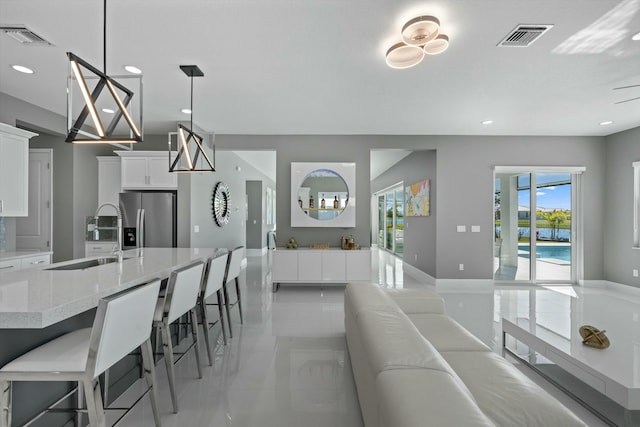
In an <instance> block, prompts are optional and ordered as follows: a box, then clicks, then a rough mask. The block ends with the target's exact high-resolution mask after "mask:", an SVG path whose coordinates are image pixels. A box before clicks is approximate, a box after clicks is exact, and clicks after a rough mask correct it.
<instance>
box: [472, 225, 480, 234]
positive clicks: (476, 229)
mask: <svg viewBox="0 0 640 427" xmlns="http://www.w3.org/2000/svg"><path fill="white" fill-rule="evenodd" d="M471 232H472V233H479V232H480V226H479V225H472V226H471Z"/></svg>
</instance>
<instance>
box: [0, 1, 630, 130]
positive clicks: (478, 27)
mask: <svg viewBox="0 0 640 427" xmlns="http://www.w3.org/2000/svg"><path fill="white" fill-rule="evenodd" d="M638 8H640V0H623V1H619V0H590V1H585V0H562V1H558V0H536V1H532V0H449V1H444V0H425V1H423V2H416V1H407V0H397V1H390V0H387V1H375V2H371V1H366V0H259V1H258V0H233V1H231V0H182V1H177V0H109V1H108V4H107V10H108V14H107V18H108V22H107V34H108V37H107V43H108V46H107V48H108V49H107V62H108V67H107V73H108V74H113V75H116V74H123V73H124V71H123V69H122V67H123V66H124V65H126V64H133V65H137V66H138V67H140V68H142V69H143V71H144V114H145V132H147V133H163V132H166V131H169V130H172V129H173V128H175V122H176V121H179V120H187V119H188V116H185V115H184V114H183V113H181V112H180V109H181V108H183V107H187V106H188V105H189V79H188V78H187V77H186V76H185V75H184V74H183V73H182V71H180V69H179V68H178V66H179V65H181V64H196V65H198V66H199V67H200V68H201V69H202V71H203V72H204V73H205V76H204V77H202V78H196V79H195V81H194V90H195V95H194V111H195V114H194V122H195V123H196V124H197V125H198V126H200V127H201V128H204V129H206V130H207V131H212V132H215V133H217V134H387V135H393V134H455V135H607V134H611V133H615V132H618V131H621V130H625V129H629V128H632V127H636V126H639V125H640V100H638V101H632V102H628V103H624V104H618V105H615V104H614V102H616V101H620V100H624V99H627V98H632V97H637V96H640V87H638V88H630V89H626V90H621V91H614V90H612V89H613V88H614V87H617V86H624V85H633V84H640V75H638V70H640V42H634V41H631V35H633V34H635V33H637V32H639V31H640V14H639V13H638ZM421 14H433V15H436V16H438V17H439V18H440V20H441V23H442V25H441V26H442V30H443V32H445V33H447V34H448V35H449V36H450V39H451V46H450V48H449V50H448V51H446V52H445V53H444V54H442V55H439V56H433V57H427V58H426V59H425V60H424V61H423V63H422V64H420V65H418V66H417V67H414V68H412V69H408V70H395V69H391V68H389V67H388V66H387V65H386V64H385V60H384V53H385V51H386V49H387V48H388V47H389V46H390V45H391V44H392V43H393V42H395V41H397V40H398V39H399V29H400V27H401V26H402V24H403V23H404V22H405V21H406V20H408V19H409V18H412V17H414V16H418V15H421ZM102 18H103V13H102V1H100V0H56V1H51V0H29V1H24V0H0V24H25V25H27V26H28V27H29V28H30V29H31V30H33V31H35V32H36V33H38V34H39V35H41V36H43V37H45V38H46V39H48V40H49V41H51V42H52V43H54V44H55V47H24V46H22V45H20V44H19V43H17V42H16V41H14V40H12V39H10V38H9V37H7V36H6V35H4V34H0V52H1V54H0V91H1V92H5V93H7V94H9V95H12V96H14V97H17V98H20V99H23V100H25V101H28V102H31V103H33V104H37V105H40V106H42V107H44V108H46V109H48V110H51V111H54V112H57V113H60V114H62V115H64V114H66V113H65V111H66V93H65V90H66V75H67V70H68V63H67V58H66V56H65V52H67V51H71V52H73V53H75V54H77V55H78V56H80V57H81V58H83V59H85V60H86V61H88V62H89V63H91V64H93V65H95V66H96V67H98V68H102ZM518 24H553V25H554V27H553V28H552V29H551V30H550V31H548V32H547V33H546V34H545V35H544V36H543V37H542V38H540V39H539V40H538V41H536V42H535V43H533V45H531V46H530V47H528V48H498V47H496V45H497V44H498V42H500V41H501V40H502V39H503V37H504V36H505V35H506V34H507V33H508V32H509V31H511V30H512V29H513V28H514V27H515V26H516V25H518ZM567 46H569V47H567ZM12 64H21V65H26V66H28V67H31V68H33V69H34V70H35V71H36V73H35V74H34V75H24V74H19V73H17V72H15V71H13V70H11V69H10V65H12ZM485 119H492V120H494V124H492V125H490V126H483V125H481V124H480V122H481V121H483V120H485ZM604 120H613V121H614V122H615V123H614V124H612V125H610V126H600V125H599V122H602V121H604Z"/></svg>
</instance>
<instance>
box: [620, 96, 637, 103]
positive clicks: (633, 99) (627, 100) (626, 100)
mask: <svg viewBox="0 0 640 427" xmlns="http://www.w3.org/2000/svg"><path fill="white" fill-rule="evenodd" d="M636 99H640V96H636V97H635V98H631V99H625V100H624V101H618V102H614V104H624V103H625V102H629V101H635V100H636Z"/></svg>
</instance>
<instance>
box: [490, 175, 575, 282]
mask: <svg viewBox="0 0 640 427" xmlns="http://www.w3.org/2000/svg"><path fill="white" fill-rule="evenodd" d="M518 169H519V168H518ZM582 170H583V168H582V169H577V168H567V169H563V168H545V169H542V168H540V169H535V168H533V169H529V170H522V169H520V170H509V168H501V167H496V172H495V185H494V195H493V197H494V258H493V259H494V261H493V262H494V279H495V280H497V281H517V282H523V281H524V282H531V283H575V282H576V281H577V279H578V277H577V274H578V271H579V270H578V266H579V265H581V263H580V260H579V256H578V255H579V254H580V253H581V251H579V246H578V244H579V236H580V233H578V230H579V227H580V222H579V218H580V217H579V215H580V212H578V211H577V206H579V204H578V202H577V201H578V198H579V181H580V173H581V172H582Z"/></svg>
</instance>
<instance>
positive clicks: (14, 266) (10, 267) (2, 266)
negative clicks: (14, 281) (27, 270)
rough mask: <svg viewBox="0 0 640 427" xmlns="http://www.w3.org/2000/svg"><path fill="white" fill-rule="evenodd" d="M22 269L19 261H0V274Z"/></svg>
mask: <svg viewBox="0 0 640 427" xmlns="http://www.w3.org/2000/svg"><path fill="white" fill-rule="evenodd" d="M21 268H22V262H21V261H20V259H11V260H8V261H0V273H4V272H6V271H16V270H20V269H21Z"/></svg>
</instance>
